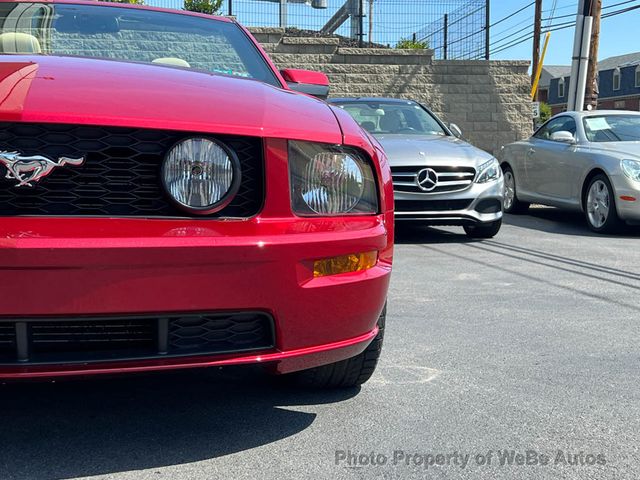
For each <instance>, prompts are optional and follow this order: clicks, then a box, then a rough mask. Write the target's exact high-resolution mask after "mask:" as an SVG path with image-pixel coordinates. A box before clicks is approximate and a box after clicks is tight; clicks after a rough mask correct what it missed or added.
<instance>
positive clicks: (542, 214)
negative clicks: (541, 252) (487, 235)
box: [503, 206, 640, 237]
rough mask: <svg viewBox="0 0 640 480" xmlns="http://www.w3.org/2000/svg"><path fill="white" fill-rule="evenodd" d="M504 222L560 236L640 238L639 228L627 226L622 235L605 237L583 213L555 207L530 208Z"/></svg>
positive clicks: (508, 217) (505, 219) (506, 218)
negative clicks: (593, 229)
mask: <svg viewBox="0 0 640 480" xmlns="http://www.w3.org/2000/svg"><path fill="white" fill-rule="evenodd" d="M503 221H504V223H505V224H507V225H514V226H516V227H522V228H529V229H532V230H539V231H541V232H545V233H556V234H560V235H579V236H582V237H606V236H611V237H640V228H639V227H637V226H626V227H624V228H623V230H622V231H621V232H620V233H617V234H615V235H603V234H602V233H596V232H592V231H591V230H590V229H589V227H588V226H587V221H586V220H585V217H584V214H583V213H580V212H572V211H568V210H561V209H559V208H554V207H538V206H536V207H532V208H530V209H529V210H528V211H527V213H524V214H519V215H510V214H506V215H505V216H504V220H503Z"/></svg>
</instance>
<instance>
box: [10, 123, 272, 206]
mask: <svg viewBox="0 0 640 480" xmlns="http://www.w3.org/2000/svg"><path fill="white" fill-rule="evenodd" d="M194 135H198V136H203V135H202V134H197V133H189V132H170V131H162V130H144V129H129V128H116V127H95V126H74V125H57V124H51V125H49V124H23V123H0V151H18V152H19V153H20V154H21V155H25V156H30V155H43V156H46V157H48V158H50V159H53V160H55V161H57V160H58V159H59V158H60V157H63V156H64V157H70V158H74V157H75V158H77V157H83V156H84V157H85V162H84V164H83V165H81V166H71V165H66V166H62V167H58V168H55V169H54V170H53V172H52V173H51V174H50V175H48V176H47V177H46V178H43V179H42V180H41V181H40V182H38V183H35V184H34V185H33V187H31V188H29V187H20V188H16V187H15V184H16V181H15V180H13V179H6V178H5V168H4V166H2V165H0V215H4V216H11V215H42V216H48V215H59V216H74V215H77V216H80V215H87V216H142V217H153V216H165V217H172V216H180V217H184V216H188V214H187V213H185V212H184V211H182V210H180V209H178V208H177V207H175V205H174V204H173V203H172V202H171V201H170V200H169V199H168V198H167V196H166V194H165V192H164V189H163V187H162V182H161V179H160V168H161V164H162V160H163V159H164V156H165V154H166V152H167V151H168V149H169V148H170V147H171V146H172V145H173V144H174V143H176V142H177V141H179V140H181V139H184V138H186V137H191V136H194ZM204 136H207V137H215V138H217V139H218V140H220V141H222V142H224V143H225V144H226V145H228V146H229V147H230V148H231V149H232V150H233V151H235V152H236V154H237V155H238V159H239V160H240V165H241V169H242V183H241V185H240V189H239V191H238V193H237V195H236V196H235V198H234V199H233V201H232V202H231V203H230V204H229V205H228V206H226V207H225V208H224V209H223V210H221V211H220V212H218V213H217V214H214V215H212V216H213V217H250V216H253V215H255V214H257V213H258V212H259V210H260V208H261V206H262V203H263V197H264V186H263V184H264V182H263V177H264V173H263V161H262V143H261V140H260V139H258V138H249V137H235V136H224V135H204Z"/></svg>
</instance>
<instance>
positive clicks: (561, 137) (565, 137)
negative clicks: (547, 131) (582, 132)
mask: <svg viewBox="0 0 640 480" xmlns="http://www.w3.org/2000/svg"><path fill="white" fill-rule="evenodd" d="M551 140H553V141H554V142H562V143H576V139H575V138H574V136H573V134H572V133H571V132H567V131H566V130H560V131H559V132H553V133H552V134H551Z"/></svg>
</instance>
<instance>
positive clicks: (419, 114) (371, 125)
mask: <svg viewBox="0 0 640 480" xmlns="http://www.w3.org/2000/svg"><path fill="white" fill-rule="evenodd" d="M337 105H338V106H339V107H340V108H343V109H344V110H346V111H347V112H349V114H350V115H351V116H352V117H353V118H354V119H355V120H356V122H358V123H359V124H360V126H361V127H362V128H364V129H365V130H367V131H368V132H370V133H373V134H376V135H383V134H402V135H446V132H445V131H444V129H443V128H442V126H441V125H440V122H438V121H437V120H436V119H435V118H434V117H433V116H432V115H431V114H429V112H428V111H426V110H425V109H424V108H422V107H421V106H420V105H418V104H417V103H413V102H407V103H400V102H374V101H362V102H348V103H347V102H345V103H337Z"/></svg>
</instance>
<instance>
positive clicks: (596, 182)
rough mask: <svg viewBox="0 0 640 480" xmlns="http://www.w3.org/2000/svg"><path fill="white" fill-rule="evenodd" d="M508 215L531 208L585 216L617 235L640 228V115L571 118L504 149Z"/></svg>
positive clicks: (599, 228) (599, 112) (577, 114)
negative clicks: (563, 210) (550, 208)
mask: <svg viewBox="0 0 640 480" xmlns="http://www.w3.org/2000/svg"><path fill="white" fill-rule="evenodd" d="M501 166H502V170H503V172H504V181H505V200H504V209H505V212H507V213H520V212H524V211H526V210H527V208H528V207H529V204H530V203H538V204H542V205H550V206H553V207H560V208H566V209H571V210H576V211H582V212H584V214H585V217H586V220H587V223H588V225H589V227H590V228H591V229H592V230H594V231H596V232H602V233H612V232H615V231H617V230H619V228H620V227H621V226H622V225H624V223H625V222H626V223H628V224H639V223H640V113H639V112H628V111H622V110H614V111H609V110H594V111H590V112H565V113H561V114H558V115H556V116H555V117H553V118H551V119H550V120H549V121H548V122H546V123H545V124H544V125H542V127H540V128H539V129H538V130H537V131H536V132H535V133H534V134H533V136H532V137H531V138H529V139H528V140H523V141H520V142H515V143H511V144H509V145H506V146H505V147H503V150H502V154H501Z"/></svg>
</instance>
